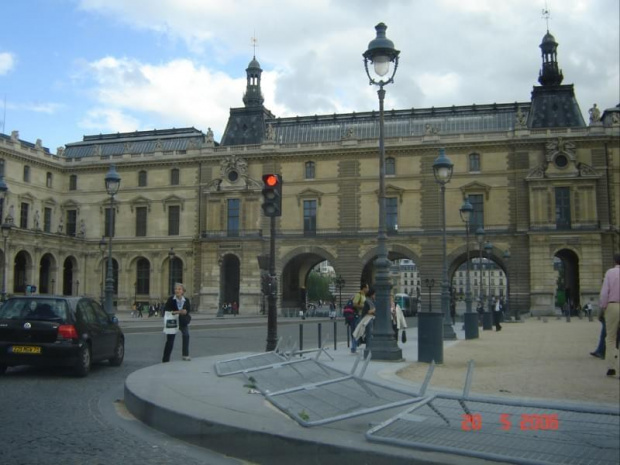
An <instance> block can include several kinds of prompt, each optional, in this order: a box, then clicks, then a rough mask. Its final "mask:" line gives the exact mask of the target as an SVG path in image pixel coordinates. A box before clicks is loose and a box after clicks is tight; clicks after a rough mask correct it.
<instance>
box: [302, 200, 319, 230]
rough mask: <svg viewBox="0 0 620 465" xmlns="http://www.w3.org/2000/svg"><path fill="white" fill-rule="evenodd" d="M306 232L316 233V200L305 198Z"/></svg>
mask: <svg viewBox="0 0 620 465" xmlns="http://www.w3.org/2000/svg"><path fill="white" fill-rule="evenodd" d="M304 234H307V235H314V234H316V200H304Z"/></svg>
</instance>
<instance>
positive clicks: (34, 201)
mask: <svg viewBox="0 0 620 465" xmlns="http://www.w3.org/2000/svg"><path fill="white" fill-rule="evenodd" d="M541 50H542V57H543V65H542V69H541V71H540V77H539V82H540V83H541V85H540V86H536V87H534V89H533V91H532V94H531V99H530V100H529V101H522V102H516V103H509V104H480V105H471V106H460V107H456V106H453V107H445V108H427V109H417V108H412V109H401V110H393V111H388V112H386V115H385V127H386V186H387V219H386V220H387V225H388V230H389V235H388V251H389V258H390V259H392V260H396V259H410V260H413V262H414V263H415V264H416V271H417V273H418V276H419V278H420V279H424V278H426V277H428V278H434V279H435V281H436V282H437V283H439V282H440V281H441V270H442V262H441V261H442V241H441V235H442V229H441V204H440V199H441V197H440V190H439V186H438V185H437V184H436V183H435V180H434V176H433V172H432V164H433V161H434V160H435V158H436V157H437V155H438V152H439V149H440V148H445V150H446V154H447V155H448V157H449V158H450V159H451V160H452V162H453V163H454V174H453V177H452V179H451V181H450V183H449V184H448V185H447V186H446V214H447V223H446V224H447V226H446V227H447V236H448V238H447V257H448V264H449V277H450V280H451V281H452V279H453V278H454V277H455V274H456V273H457V271H458V270H459V268H460V267H461V265H463V263H465V262H466V257H467V255H466V250H467V245H466V239H465V238H466V234H465V226H464V224H463V222H462V221H461V219H460V216H459V207H460V206H461V204H462V203H463V200H464V199H465V197H468V198H469V200H470V202H471V203H472V204H473V205H474V208H475V216H474V220H473V222H472V225H471V231H472V233H473V232H474V231H475V230H476V229H477V228H478V227H483V228H484V231H485V240H488V241H489V242H490V243H491V244H492V248H491V249H490V253H488V254H487V253H486V252H485V257H486V258H487V259H489V260H491V261H493V262H494V263H495V264H496V265H497V267H498V268H499V269H501V271H502V273H503V275H504V276H505V277H506V281H507V283H508V290H507V294H508V299H509V302H510V308H511V311H520V312H527V311H530V310H532V311H535V312H548V311H553V306H554V302H555V300H554V299H555V293H556V290H557V288H558V284H557V281H558V272H557V269H556V268H555V267H554V263H555V262H556V261H557V259H558V258H559V259H560V260H561V261H562V263H563V264H564V266H563V267H562V270H563V276H562V282H563V286H565V292H566V293H567V295H569V296H570V298H571V300H572V301H573V302H574V303H575V304H579V303H583V302H584V301H585V300H589V299H590V298H594V297H595V296H596V295H597V294H598V291H599V287H600V283H601V278H602V276H603V274H604V271H605V270H606V269H607V268H608V267H609V266H610V265H611V263H610V262H611V257H612V255H613V252H614V251H618V250H619V243H620V240H619V227H618V224H619V218H620V201H619V200H618V199H619V198H620V195H619V194H620V147H619V144H620V107H613V108H610V109H608V110H605V111H604V112H603V113H602V114H600V113H597V112H598V110H596V111H592V112H591V114H592V117H591V121H590V122H589V123H586V122H585V121H584V120H583V118H582V116H581V111H580V109H579V105H578V103H577V100H576V98H575V93H574V89H573V86H572V85H562V84H561V82H562V77H563V76H562V73H561V71H560V70H559V67H558V64H557V54H556V50H557V43H556V42H555V39H554V38H553V36H551V34H549V33H547V35H545V37H544V38H543V43H542V44H541ZM246 73H247V77H248V80H247V89H246V93H245V95H244V98H243V102H244V106H243V107H240V108H233V109H231V112H230V117H229V120H228V124H227V126H226V130H225V132H224V134H223V136H222V139H221V141H220V142H219V143H218V142H216V141H214V140H213V134H212V132H211V131H210V130H208V131H207V132H206V133H204V132H202V131H199V130H197V129H194V128H184V129H170V130H154V131H142V132H135V133H122V134H104V135H97V136H86V137H84V140H82V141H80V142H75V143H69V144H67V145H66V147H63V148H59V149H58V151H57V153H56V154H52V153H50V151H49V150H48V149H46V148H44V147H43V146H42V144H41V143H40V141H37V143H35V144H32V143H29V142H26V141H22V140H21V139H19V135H18V134H17V133H13V134H12V135H11V136H8V135H1V136H0V163H1V169H2V173H3V175H4V181H5V183H6V185H7V187H8V191H7V194H6V197H5V199H4V200H3V203H2V206H3V209H2V210H3V211H2V218H3V223H4V226H5V227H4V228H3V230H4V231H5V232H7V233H8V237H7V238H6V240H5V242H4V243H3V244H2V245H3V247H2V251H3V257H6V260H7V275H6V291H7V292H8V293H9V294H15V293H17V294H18V293H22V292H24V291H25V286H26V285H28V284H32V285H36V286H37V290H38V292H41V293H52V292H55V293H65V294H76V293H80V294H89V295H93V296H98V295H100V294H101V293H102V283H103V281H104V279H103V278H104V275H105V268H104V267H103V263H104V261H105V259H106V257H107V251H106V250H103V247H100V243H102V244H103V242H104V241H105V240H107V235H108V234H109V233H110V231H109V229H108V228H109V226H107V225H108V224H109V222H110V219H111V217H112V213H111V212H112V209H111V205H110V200H109V197H108V195H107V194H106V192H105V186H104V177H105V174H106V172H107V170H108V168H109V166H110V164H114V165H115V166H116V169H117V171H118V173H119V174H120V176H121V178H122V181H121V187H120V191H119V193H118V195H117V196H116V199H115V200H116V202H115V205H114V209H113V210H114V212H115V218H116V221H115V228H114V231H113V252H112V257H113V260H114V279H115V302H116V304H117V306H118V308H119V309H127V308H129V307H130V305H131V303H132V302H133V301H143V302H154V301H160V300H162V299H163V298H164V297H165V296H166V295H167V294H168V292H169V287H170V283H171V282H173V281H178V280H182V281H183V282H184V283H185V284H186V286H187V288H188V295H189V296H190V297H191V298H192V299H193V301H194V303H195V305H196V306H197V309H199V310H200V311H203V312H215V311H217V308H218V306H219V305H221V303H223V302H233V301H236V302H238V303H239V309H240V313H256V312H258V311H259V310H260V309H261V306H262V301H263V298H262V295H261V286H260V269H259V266H258V261H257V256H258V255H259V254H261V253H265V252H267V251H268V248H269V222H268V220H267V219H265V218H264V217H263V214H262V210H261V201H262V196H261V189H262V181H261V177H262V175H263V174H266V173H279V174H281V175H282V178H283V186H284V187H283V189H284V190H283V216H282V217H280V218H278V219H277V229H276V270H277V275H278V280H279V286H278V308H280V309H289V308H297V307H298V306H299V304H300V301H301V297H302V295H303V292H304V288H305V282H306V278H307V276H308V274H309V272H310V270H311V269H312V268H313V267H314V266H315V265H317V264H318V263H320V262H322V261H324V260H328V261H329V262H330V264H331V265H332V266H333V267H334V270H335V274H336V275H341V276H342V277H343V278H344V279H345V288H344V290H343V295H349V294H352V293H353V292H355V291H356V290H357V288H358V286H359V283H360V281H368V282H372V281H373V276H374V266H373V260H374V258H375V257H376V255H377V249H376V242H377V240H376V239H377V225H378V210H379V208H378V174H379V165H378V163H379V162H378V159H379V157H378V146H377V145H378V144H377V140H378V130H379V115H378V112H377V111H372V112H363V113H350V114H333V115H312V116H300V117H293V118H277V117H276V116H274V115H273V114H272V113H271V112H270V111H269V110H268V109H267V108H266V107H265V106H264V99H263V97H262V93H261V88H260V85H261V73H262V70H261V68H260V64H259V63H258V61H257V60H256V59H255V58H254V59H253V60H252V61H251V63H250V65H249V66H248V68H247V70H246ZM524 91H525V89H524ZM490 98H491V99H492V96H490ZM7 217H8V221H7ZM11 219H12V221H13V222H12V223H11ZM102 237H103V238H102ZM469 248H470V254H471V257H472V258H474V257H477V256H478V254H479V251H480V250H479V246H478V243H477V242H476V240H475V238H474V237H473V234H470V247H469ZM507 251H509V252H510V258H505V256H506V254H505V252H507ZM78 282H79V284H78ZM439 292H440V286H439V285H437V286H436V288H435V289H434V290H433V297H432V298H433V299H436V302H434V303H433V306H435V305H436V306H437V307H436V308H439V305H440V304H439ZM425 295H426V294H425Z"/></svg>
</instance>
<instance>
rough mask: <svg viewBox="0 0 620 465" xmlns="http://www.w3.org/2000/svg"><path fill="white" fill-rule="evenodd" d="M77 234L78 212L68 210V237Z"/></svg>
mask: <svg viewBox="0 0 620 465" xmlns="http://www.w3.org/2000/svg"><path fill="white" fill-rule="evenodd" d="M76 233H77V210H67V236H74V237H75V235H76Z"/></svg>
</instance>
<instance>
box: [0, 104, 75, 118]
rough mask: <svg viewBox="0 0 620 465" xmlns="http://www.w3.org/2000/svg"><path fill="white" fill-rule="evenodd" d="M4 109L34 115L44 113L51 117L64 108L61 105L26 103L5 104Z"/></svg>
mask: <svg viewBox="0 0 620 465" xmlns="http://www.w3.org/2000/svg"><path fill="white" fill-rule="evenodd" d="M6 107H7V108H8V109H9V110H18V111H29V112H34V113H45V114H48V115H53V114H54V113H56V112H57V111H58V110H60V109H61V108H63V107H64V105H63V104H60V103H53V102H45V103H41V102H26V103H12V102H9V103H7V105H6Z"/></svg>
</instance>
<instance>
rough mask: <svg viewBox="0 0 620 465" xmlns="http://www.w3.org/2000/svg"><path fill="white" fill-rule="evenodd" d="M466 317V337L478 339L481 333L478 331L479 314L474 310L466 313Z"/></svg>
mask: <svg viewBox="0 0 620 465" xmlns="http://www.w3.org/2000/svg"><path fill="white" fill-rule="evenodd" d="M464 318H465V339H478V337H480V334H479V332H478V314H477V313H474V312H468V313H465V315H464Z"/></svg>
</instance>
